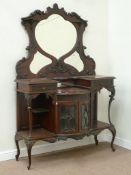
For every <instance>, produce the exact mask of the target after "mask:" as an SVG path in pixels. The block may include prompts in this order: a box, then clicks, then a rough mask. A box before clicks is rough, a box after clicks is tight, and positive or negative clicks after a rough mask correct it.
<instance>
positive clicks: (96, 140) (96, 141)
mask: <svg viewBox="0 0 131 175" xmlns="http://www.w3.org/2000/svg"><path fill="white" fill-rule="evenodd" d="M94 140H95V144H96V145H98V143H99V142H98V139H97V135H94Z"/></svg>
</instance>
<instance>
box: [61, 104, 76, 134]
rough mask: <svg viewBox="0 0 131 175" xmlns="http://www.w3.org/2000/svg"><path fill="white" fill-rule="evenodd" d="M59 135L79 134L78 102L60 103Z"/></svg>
mask: <svg viewBox="0 0 131 175" xmlns="http://www.w3.org/2000/svg"><path fill="white" fill-rule="evenodd" d="M58 118H59V133H73V132H78V102H72V101H63V102H59V103H58Z"/></svg>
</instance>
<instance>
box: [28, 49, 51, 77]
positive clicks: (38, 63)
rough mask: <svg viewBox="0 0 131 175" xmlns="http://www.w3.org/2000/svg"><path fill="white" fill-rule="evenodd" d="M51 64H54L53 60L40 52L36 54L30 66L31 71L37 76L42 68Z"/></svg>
mask: <svg viewBox="0 0 131 175" xmlns="http://www.w3.org/2000/svg"><path fill="white" fill-rule="evenodd" d="M51 62H52V60H51V59H49V58H48V57H46V56H44V55H42V54H41V53H40V52H36V54H35V55H34V58H33V60H32V62H31V64H30V71H31V72H32V73H34V74H37V73H38V72H39V70H40V69H41V68H43V67H44V66H47V65H48V64H50V63H51Z"/></svg>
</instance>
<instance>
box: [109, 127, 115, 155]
mask: <svg viewBox="0 0 131 175" xmlns="http://www.w3.org/2000/svg"><path fill="white" fill-rule="evenodd" d="M109 130H110V131H111V133H112V141H111V149H112V151H113V152H114V151H115V148H114V140H115V136H116V129H115V127H114V126H113V125H111V127H110V128H109Z"/></svg>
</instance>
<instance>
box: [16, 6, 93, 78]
mask: <svg viewBox="0 0 131 175" xmlns="http://www.w3.org/2000/svg"><path fill="white" fill-rule="evenodd" d="M22 24H23V25H24V27H25V29H26V31H27V32H28V35H29V46H28V47H27V50H28V53H29V54H28V57H27V58H24V59H23V60H21V61H19V62H18V63H17V66H16V70H17V74H18V76H17V77H18V78H34V77H61V76H63V77H65V76H76V75H77V76H79V75H80V76H81V75H85V74H90V75H92V74H95V62H94V61H93V59H92V58H90V57H89V56H86V55H85V53H84V49H85V46H83V32H84V30H85V27H86V26H87V21H85V20H83V19H82V18H81V17H80V16H79V15H77V14H76V13H74V12H73V13H67V12H65V10H64V9H63V8H61V9H60V8H59V7H58V5H57V4H54V5H53V8H50V7H48V8H47V11H46V12H43V11H40V10H36V11H34V12H33V13H31V14H30V15H29V16H28V17H25V18H22Z"/></svg>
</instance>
